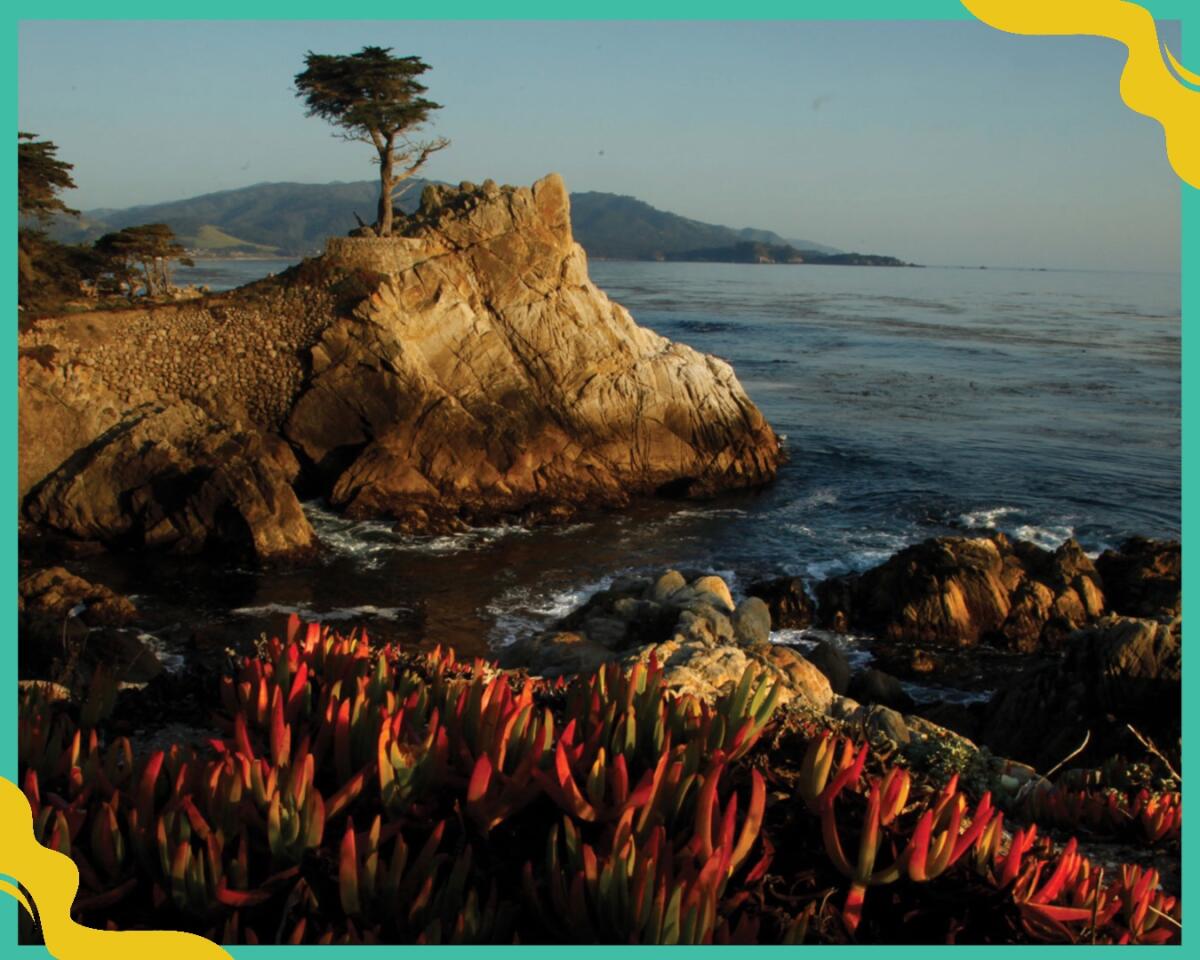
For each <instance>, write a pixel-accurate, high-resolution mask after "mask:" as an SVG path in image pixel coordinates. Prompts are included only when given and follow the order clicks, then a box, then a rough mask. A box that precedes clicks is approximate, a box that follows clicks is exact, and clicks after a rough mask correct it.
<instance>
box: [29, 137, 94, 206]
mask: <svg viewBox="0 0 1200 960" xmlns="http://www.w3.org/2000/svg"><path fill="white" fill-rule="evenodd" d="M57 153H58V147H57V146H56V145H55V144H54V143H52V142H51V141H49V140H38V139H37V134H36V133H18V134H17V212H18V213H19V214H20V215H21V216H27V217H37V218H38V219H39V220H49V219H50V218H51V217H52V216H53V215H54V214H55V213H68V214H78V213H79V211H78V210H72V209H71V208H70V207H68V206H67V205H66V204H65V203H63V202H62V200H61V199H59V196H58V192H59V191H60V190H73V189H74V188H75V181H74V180H72V179H71V170H73V169H74V167H73V166H72V165H71V164H69V163H65V162H64V161H62V160H59V159H58V157H56V156H55V154H57Z"/></svg>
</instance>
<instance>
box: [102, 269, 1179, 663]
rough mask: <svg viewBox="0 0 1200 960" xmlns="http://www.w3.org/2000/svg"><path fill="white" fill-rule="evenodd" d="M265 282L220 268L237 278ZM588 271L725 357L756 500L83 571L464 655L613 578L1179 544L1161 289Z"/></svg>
mask: <svg viewBox="0 0 1200 960" xmlns="http://www.w3.org/2000/svg"><path fill="white" fill-rule="evenodd" d="M203 267H204V265H203V264H202V266H201V267H200V268H197V269H198V270H199V269H203ZM281 267H282V265H267V264H265V263H263V262H248V261H243V262H235V263H233V264H229V265H227V266H224V267H223V268H222V269H224V270H225V272H226V279H229V278H230V277H232V278H233V279H232V280H231V283H236V282H242V281H244V280H248V279H251V278H252V277H253V276H257V275H261V274H262V273H264V272H267V270H278V269H281ZM256 270H257V273H256V272H255V271H256ZM209 271H210V275H212V276H214V277H215V276H216V274H215V273H214V272H213V270H212V268H211V267H209ZM591 274H592V278H593V280H594V281H595V282H596V283H597V284H598V285H599V286H600V287H601V288H602V289H604V290H605V291H607V292H608V294H609V295H610V296H611V297H612V298H613V299H614V300H617V301H618V302H620V303H622V304H624V305H625V306H627V307H628V308H629V309H630V310H631V311H632V313H633V315H634V316H635V318H637V320H638V321H639V322H640V323H641V324H643V325H645V326H649V327H652V328H654V329H655V330H657V331H658V332H660V333H662V334H664V335H665V336H667V337H670V338H671V339H673V340H681V341H684V342H686V343H689V344H691V345H692V346H694V347H696V348H697V349H699V350H702V351H704V352H708V353H714V354H717V355H719V356H721V357H724V358H725V359H727V360H729V361H730V362H731V363H732V364H733V366H734V368H735V370H736V371H737V374H738V376H739V378H740V379H741V382H742V384H743V385H744V386H745V388H746V390H747V391H748V392H749V394H750V396H751V397H752V398H753V399H754V400H755V402H756V403H757V404H758V405H759V406H760V407H761V409H762V410H763V412H764V414H765V415H766V416H767V418H768V420H769V421H770V422H771V423H772V424H773V425H774V426H775V428H776V430H777V431H778V432H780V433H781V434H784V435H786V438H787V439H786V446H787V450H788V452H789V455H790V460H789V462H788V463H787V465H786V466H785V467H784V468H783V470H782V472H781V473H780V476H779V479H778V481H777V482H776V483H775V484H774V485H773V486H772V487H770V488H769V489H767V490H765V491H762V492H759V493H755V494H741V495H736V496H729V497H726V498H723V499H721V500H719V501H716V502H713V503H706V504H686V505H680V504H662V503H660V504H649V505H643V506H641V507H638V508H637V509H635V510H633V511H631V512H629V513H625V514H621V515H605V516H598V517H594V518H589V519H588V520H587V521H586V522H581V523H577V524H574V525H572V526H568V527H563V528H551V529H539V530H533V531H530V530H524V529H520V528H511V529H486V530H479V531H474V532H472V533H469V534H464V535H459V536H453V537H435V538H412V537H401V536H398V535H395V534H393V533H391V531H390V530H389V528H388V526H387V524H384V523H365V524H347V523H346V522H344V521H342V520H341V519H339V518H338V517H336V516H334V515H332V514H330V513H328V512H327V511H325V510H323V509H322V508H321V506H320V505H319V504H312V505H310V512H311V515H312V518H313V520H314V522H315V526H316V528H317V530H318V533H319V534H320V536H321V537H322V539H323V540H324V541H325V543H326V544H327V546H328V547H329V552H328V556H327V558H326V560H325V562H324V563H323V564H322V565H320V566H319V567H317V568H316V569H313V570H306V571H294V572H287V573H266V574H259V573H256V572H254V571H250V570H229V569H218V568H214V567H212V566H206V565H203V564H200V563H198V562H196V561H187V562H184V561H163V560H161V559H156V560H153V561H150V562H147V561H139V562H135V563H133V564H114V562H113V561H112V560H111V559H108V560H105V561H104V562H103V564H102V567H103V569H102V570H97V571H96V572H97V575H99V576H101V578H102V579H104V580H105V581H107V582H109V583H111V584H113V585H114V586H116V587H118V588H119V589H120V588H124V589H125V590H126V591H128V592H132V593H134V594H137V595H138V596H139V598H140V600H141V604H142V606H143V608H144V609H145V610H146V612H147V613H148V614H150V615H151V616H154V617H157V618H158V619H159V620H160V621H161V623H162V625H163V626H164V627H165V628H166V629H164V630H163V631H162V634H163V635H164V637H168V638H169V637H172V636H175V637H178V636H182V635H184V634H186V632H187V630H188V628H189V624H190V623H201V622H205V623H207V622H216V623H219V624H224V625H226V626H227V627H228V628H230V630H231V632H234V633H240V634H243V635H245V636H246V637H248V638H252V637H254V636H257V635H258V633H259V632H260V631H261V630H270V629H274V628H275V627H276V626H277V624H278V623H279V621H280V617H281V615H282V613H284V612H286V611H290V610H297V611H299V612H301V613H302V614H304V615H308V616H322V617H326V618H340V619H344V620H346V621H347V623H362V624H365V625H366V626H367V628H368V629H369V630H370V631H371V632H372V633H373V634H377V635H383V636H386V637H395V638H398V639H403V640H406V641H410V642H421V643H430V644H431V643H434V642H438V641H441V642H450V643H454V644H456V645H457V646H458V647H459V648H460V649H462V650H463V651H464V652H483V651H484V650H485V649H486V648H487V646H488V645H489V644H495V643H502V642H504V641H506V640H507V639H510V638H511V637H512V636H514V635H515V634H517V633H518V632H520V631H524V630H529V629H533V628H534V627H535V626H536V625H537V624H541V623H545V622H546V621H547V620H548V619H550V618H552V617H554V616H556V615H560V614H562V613H565V612H566V611H567V610H568V609H570V608H571V607H572V606H573V605H575V604H576V603H578V602H579V601H580V600H581V599H582V598H583V597H584V596H586V595H587V594H588V593H589V592H590V591H592V590H595V589H596V588H597V587H599V586H601V585H603V584H604V583H605V582H607V580H609V579H611V578H612V577H613V576H615V575H619V574H622V573H625V572H628V571H630V570H640V569H651V568H652V569H661V568H664V567H667V566H683V567H704V568H710V569H714V570H717V571H719V572H723V573H724V574H725V575H726V576H728V577H730V578H731V579H732V581H733V585H734V587H735V591H736V588H737V585H738V584H739V583H740V584H742V585H744V584H745V583H746V582H748V581H749V580H750V579H752V578H754V577H758V576H763V575H770V574H782V573H789V574H800V575H803V576H806V577H809V578H819V577H823V576H827V575H829V574H832V573H837V572H841V571H845V570H850V569H860V568H863V567H866V566H869V565H871V564H873V563H877V562H878V561H880V560H881V559H883V558H885V557H886V556H888V555H890V554H891V553H893V552H894V551H896V550H897V549H899V548H900V547H903V546H905V545H906V544H909V543H912V542H914V541H917V540H920V539H923V538H925V537H930V536H935V535H939V534H947V533H967V532H973V531H984V530H989V529H997V528H998V529H1002V530H1005V531H1007V532H1009V533H1011V534H1014V535H1016V536H1019V537H1023V538H1026V539H1031V540H1034V541H1036V542H1038V543H1040V544H1042V545H1044V546H1047V547H1051V546H1055V545H1057V544H1058V543H1061V542H1062V540H1063V539H1065V538H1066V537H1068V536H1074V537H1076V538H1077V539H1079V540H1080V541H1081V542H1082V543H1083V545H1084V547H1085V549H1087V550H1089V551H1092V552H1095V551H1099V550H1101V549H1103V548H1104V547H1105V546H1108V545H1114V544H1117V543H1119V542H1120V541H1121V540H1122V538H1124V537H1126V536H1128V535H1131V534H1135V533H1138V534H1145V535H1149V536H1155V537H1177V536H1179V532H1180V423H1179V415H1180V366H1179V362H1180V308H1179V277H1178V275H1170V274H1161V275H1153V274H1136V273H1089V272H1058V271H1015V270H961V269H942V268H926V269H883V268H860V267H808V266H805V267H784V266H779V267H769V266H767V267H764V266H749V265H724V264H653V263H616V262H598V263H593V264H592V265H591ZM208 282H212V283H213V285H214V287H216V286H218V285H224V284H220V283H219V280H218V282H213V281H212V280H210V281H208ZM172 624H174V625H175V626H174V628H171V627H170V625H172Z"/></svg>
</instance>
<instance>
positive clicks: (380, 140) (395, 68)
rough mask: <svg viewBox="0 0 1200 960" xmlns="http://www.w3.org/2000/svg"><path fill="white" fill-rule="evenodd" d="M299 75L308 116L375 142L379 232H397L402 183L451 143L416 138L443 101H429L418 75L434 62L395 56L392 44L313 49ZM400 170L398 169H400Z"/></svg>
mask: <svg viewBox="0 0 1200 960" xmlns="http://www.w3.org/2000/svg"><path fill="white" fill-rule="evenodd" d="M304 63H305V69H304V70H303V71H302V72H301V73H298V74H296V77H295V83H296V96H298V97H301V98H302V99H303V100H304V104H305V106H306V107H307V108H308V111H307V112H308V116H310V117H320V118H321V119H323V120H327V121H329V122H330V123H332V124H333V125H334V126H336V127H338V128H339V130H340V131H341V135H342V136H343V137H345V138H346V139H348V140H357V141H360V142H363V143H369V144H371V146H373V147H374V148H375V152H376V159H377V161H378V163H379V204H378V215H377V219H376V221H375V232H376V233H377V234H378V235H379V236H381V237H387V236H391V232H392V216H393V210H392V202H393V201H392V198H393V194H394V193H395V191H396V188H397V186H398V185H399V184H400V182H401V181H403V180H405V179H407V178H408V177H411V176H412V175H413V174H414V173H416V172H417V171H418V170H419V169H421V167H423V166H424V165H425V163H426V161H427V160H428V159H429V157H430V156H431V155H432V154H433V153H435V152H437V151H438V150H442V149H444V148H445V147H447V146H449V141H448V140H445V139H443V138H438V139H436V140H425V141H416V140H413V139H410V135H411V134H413V133H415V132H416V131H417V130H418V129H420V128H421V126H422V125H423V124H424V123H425V122H426V121H427V120H428V118H429V114H430V113H431V112H432V111H434V110H440V109H441V105H440V104H437V103H434V102H433V101H432V100H429V99H426V98H425V97H424V96H422V94H424V93H425V92H426V89H427V88H426V87H425V85H424V84H422V83H421V82H420V80H419V79H418V77H420V76H421V75H422V74H424V73H425V72H426V71H427V70H428V69H429V65H428V64H427V63H425V62H424V61H422V60H421V59H420V58H419V57H393V56H392V55H391V48H389V47H372V46H368V47H363V48H362V50H360V51H359V52H358V53H353V54H347V55H343V56H338V55H331V54H322V53H313V52H312V51H311V50H310V51H309V52H308V55H307V56H306V57H305V59H304ZM397 168H398V169H397Z"/></svg>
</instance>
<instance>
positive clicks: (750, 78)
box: [19, 21, 1194, 270]
mask: <svg viewBox="0 0 1200 960" xmlns="http://www.w3.org/2000/svg"><path fill="white" fill-rule="evenodd" d="M1161 32H1162V35H1163V37H1164V39H1165V40H1166V41H1167V43H1168V44H1169V46H1170V47H1171V48H1172V50H1174V51H1176V52H1178V51H1179V49H1180V47H1179V32H1178V29H1177V25H1176V24H1174V23H1172V24H1169V25H1163V29H1162V31H1161ZM367 44H373V45H379V46H390V47H393V48H394V52H395V53H396V54H398V55H407V54H415V55H417V56H420V57H422V58H423V59H424V60H425V61H426V62H428V63H429V64H430V65H431V67H432V70H431V71H430V72H429V73H428V74H427V75H426V78H427V80H428V86H429V88H430V89H429V94H428V95H429V96H430V97H432V98H433V99H434V100H436V101H438V102H439V103H442V104H444V109H442V110H440V111H438V112H437V113H436V114H435V121H436V122H435V124H434V126H433V127H432V128H431V131H430V132H431V133H436V134H440V135H444V136H448V137H450V138H451V140H452V141H453V145H452V146H451V147H450V148H449V149H448V150H446V151H444V152H443V153H441V154H439V155H437V156H436V157H435V159H434V161H433V162H432V163H431V164H430V165H429V167H428V168H427V170H426V175H428V176H430V177H434V178H439V179H444V180H450V181H455V182H457V181H458V180H464V179H469V180H474V181H480V180H483V179H485V178H487V177H492V178H494V179H496V180H498V181H501V182H510V183H531V182H532V181H533V180H535V179H537V178H538V177H540V176H541V175H543V174H544V173H546V172H548V171H550V170H557V171H558V172H560V173H561V174H563V176H564V177H565V178H566V181H567V185H568V187H569V188H570V189H571V190H575V191H583V190H603V191H609V192H613V193H625V194H631V195H633V196H636V197H639V198H640V199H643V200H646V201H647V202H649V203H651V204H653V205H654V206H657V207H660V208H662V209H665V210H670V211H673V212H675V213H679V214H683V215H685V216H689V217H693V218H696V219H699V220H706V221H710V222H715V223H724V224H728V225H730V226H737V227H741V226H754V227H762V228H766V229H771V230H775V231H777V232H779V233H781V234H783V235H784V236H787V237H800V238H805V239H810V240H815V241H819V242H824V243H829V244H833V245H834V246H837V247H841V248H843V249H848V250H861V251H869V252H874V253H885V254H892V255H894V256H899V257H902V258H904V259H906V260H912V261H916V262H921V263H929V264H964V263H965V264H976V263H980V264H991V265H998V266H1005V265H1007V266H1019V265H1029V266H1045V267H1089V268H1110V267H1118V266H1120V267H1128V268H1133V269H1148V270H1177V269H1178V264H1179V229H1180V228H1179V182H1178V180H1177V179H1176V177H1175V175H1174V174H1173V173H1172V171H1171V169H1170V167H1169V165H1168V164H1167V161H1166V155H1165V151H1164V148H1163V135H1162V129H1161V128H1160V127H1159V125H1158V124H1157V123H1156V122H1155V121H1153V120H1150V119H1148V118H1146V117H1142V116H1139V115H1137V114H1134V113H1132V112H1131V111H1130V110H1129V109H1128V108H1127V107H1126V106H1125V105H1124V104H1123V103H1122V102H1121V100H1120V97H1119V95H1118V78H1119V76H1120V70H1121V65H1122V63H1123V62H1124V54H1125V51H1124V48H1123V47H1121V46H1120V45H1119V44H1117V43H1115V42H1112V41H1108V40H1102V39H1097V38H1088V37H1064V38H1050V37H1017V36H1011V35H1008V34H1004V33H1000V32H998V31H995V30H992V29H991V28H989V27H986V26H984V25H982V24H978V23H974V22H969V21H963V22H945V23H940V22H939V23H870V22H857V23H836V22H835V23H828V22H826V23H817V22H814V23H803V22H797V23H788V22H785V23H778V22H776V23H770V22H766V23H764V22H757V23H750V22H708V23H689V22H578V21H577V22H559V23H530V22H504V21H495V22H489V21H478V22H452V23H451V22H446V23H440V22H405V21H385V22H374V23H370V22H336V21H335V22H317V21H306V22H285V21H269V22H234V21H201V22H186V21H172V22H127V23H122V22H114V21H101V22H87V23H81V22H25V23H23V24H22V25H21V27H20V62H19V84H20V87H19V121H20V128H21V129H22V130H30V131H33V132H36V133H38V134H40V135H41V136H44V137H48V138H50V139H52V140H53V141H55V142H56V143H57V144H58V145H59V147H60V154H59V155H60V156H61V157H62V158H63V159H65V160H67V161H69V162H71V163H74V164H75V171H74V177H75V181H76V183H77V184H78V187H79V189H78V190H77V191H74V192H72V193H71V194H69V195H68V196H67V197H66V199H67V201H68V202H69V203H70V204H71V205H73V206H75V207H78V208H81V209H90V208H94V207H121V206H129V205H132V204H136V203H152V202H157V201H161V200H173V199H179V198H181V197H187V196H194V195H197V194H201V193H207V192H211V191H214V190H223V189H228V188H231V187H239V186H245V185H248V184H252V183H258V182H262V181H277V180H292V181H303V182H325V181H329V180H365V179H369V178H372V177H374V176H375V171H376V168H375V167H374V166H373V165H371V163H370V157H371V152H372V151H371V150H370V148H368V147H365V146H363V145H361V144H347V143H344V142H342V141H340V140H337V139H335V138H334V137H332V136H331V135H330V134H331V130H332V128H331V127H329V126H328V125H327V124H325V123H324V122H322V121H320V120H316V119H307V118H305V116H304V111H303V108H302V106H301V103H300V101H299V100H297V99H296V98H295V96H294V93H293V88H292V77H293V76H294V75H295V74H296V73H297V72H298V71H299V70H301V69H303V58H304V53H305V51H307V50H310V49H311V50H315V51H317V52H320V53H352V52H354V51H356V50H358V49H359V48H361V47H362V46H364V45H367ZM1184 62H1185V63H1187V62H1188V61H1187V60H1186V59H1185V60H1184ZM1193 68H1194V67H1193Z"/></svg>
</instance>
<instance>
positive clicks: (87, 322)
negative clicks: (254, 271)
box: [20, 288, 333, 429]
mask: <svg viewBox="0 0 1200 960" xmlns="http://www.w3.org/2000/svg"><path fill="white" fill-rule="evenodd" d="M332 319H333V304H332V301H331V300H330V298H329V296H328V294H326V293H325V292H324V291H321V290H320V289H319V288H304V289H299V288H298V289H296V290H294V291H293V290H287V289H274V290H267V291H264V293H263V295H262V297H261V298H260V299H256V300H253V301H251V300H248V299H247V298H242V299H239V300H232V299H231V300H230V301H228V302H223V298H221V297H216V298H213V299H211V300H207V301H203V300H200V301H194V302H185V303H181V304H179V305H178V306H174V307H166V308H164V307H157V308H154V309H150V310H147V309H136V308H135V309H131V310H121V311H103V312H96V313H92V314H87V315H76V316H73V317H72V316H67V317H62V318H57V319H54V320H50V321H46V322H43V323H40V324H39V325H38V326H37V327H36V328H35V329H34V330H33V331H30V332H29V333H27V334H25V335H23V336H22V337H21V340H20V345H21V347H22V348H25V349H29V348H36V347H39V346H42V345H45V346H49V347H51V348H53V350H54V353H55V357H56V362H58V363H60V364H61V365H62V366H63V367H68V366H70V365H78V366H80V367H83V368H87V369H89V370H90V373H91V376H92V377H93V378H94V380H95V381H98V382H99V384H101V385H103V386H104V387H107V388H108V389H109V390H111V391H112V393H113V394H114V395H115V396H116V398H117V399H118V401H119V402H120V403H121V404H122V406H123V407H124V408H125V409H129V408H130V407H132V406H134V405H137V404H138V403H143V402H146V401H148V400H150V401H155V402H160V403H161V402H164V401H165V402H169V401H170V400H171V399H172V398H180V399H185V400H192V401H202V400H205V399H207V400H209V401H213V400H215V401H216V402H217V405H218V406H223V405H225V404H227V403H228V404H236V405H238V406H241V407H242V408H244V410H245V412H246V414H247V415H249V417H250V419H251V421H252V422H253V423H254V424H256V425H257V426H259V427H262V428H264V429H278V428H279V427H280V426H281V425H282V423H283V420H284V419H285V418H286V416H287V414H288V412H289V410H290V409H291V406H292V404H293V403H294V401H295V398H296V394H297V393H298V391H299V390H300V387H301V385H302V383H303V380H304V376H305V365H304V364H305V361H304V359H303V358H304V356H305V351H306V350H307V349H308V348H310V347H311V346H312V345H313V344H314V343H316V341H317V340H318V339H319V337H320V336H321V333H322V331H323V330H324V329H325V328H326V327H327V326H328V325H329V323H330V322H331V321H332ZM209 405H211V403H210V404H209Z"/></svg>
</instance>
